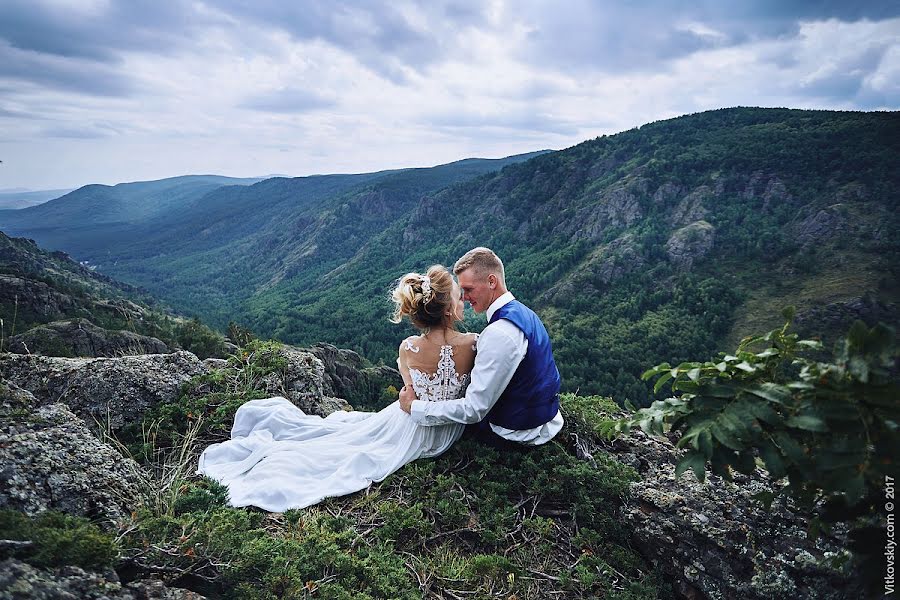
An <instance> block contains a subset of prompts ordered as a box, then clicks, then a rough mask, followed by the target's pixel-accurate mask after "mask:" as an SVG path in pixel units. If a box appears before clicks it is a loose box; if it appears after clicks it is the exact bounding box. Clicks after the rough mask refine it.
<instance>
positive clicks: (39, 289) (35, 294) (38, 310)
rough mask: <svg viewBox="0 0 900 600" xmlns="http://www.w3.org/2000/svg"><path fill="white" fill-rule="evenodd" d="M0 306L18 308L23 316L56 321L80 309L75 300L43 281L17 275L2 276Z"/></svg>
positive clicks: (0, 280) (0, 276) (0, 277)
mask: <svg viewBox="0 0 900 600" xmlns="http://www.w3.org/2000/svg"><path fill="white" fill-rule="evenodd" d="M0 304H3V305H8V306H18V307H19V308H18V310H19V311H20V312H22V313H23V314H33V315H36V316H37V317H39V318H42V319H48V320H49V319H54V318H59V317H61V316H63V315H64V314H69V313H71V312H73V311H75V310H77V309H78V305H77V304H76V302H75V300H74V299H73V298H72V297H71V296H69V295H67V294H62V293H60V292H58V291H56V290H55V289H53V288H52V287H50V286H49V285H47V284H46V283H44V282H43V281H35V280H33V279H27V278H24V277H17V276H15V275H0Z"/></svg>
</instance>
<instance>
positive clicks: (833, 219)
mask: <svg viewBox="0 0 900 600" xmlns="http://www.w3.org/2000/svg"><path fill="white" fill-rule="evenodd" d="M846 225H847V216H846V211H845V210H844V206H843V204H833V205H831V206H829V207H828V208H824V209H822V210H819V211H818V212H816V213H814V214H812V215H810V216H808V217H806V218H805V219H803V220H802V221H800V222H799V223H797V224H796V225H795V226H794V235H795V236H796V238H797V241H798V242H800V243H801V244H802V245H804V246H805V245H808V244H813V243H817V242H822V241H825V240H828V239H831V238H834V237H836V236H838V235H840V233H841V230H842V229H843V228H844V227H846Z"/></svg>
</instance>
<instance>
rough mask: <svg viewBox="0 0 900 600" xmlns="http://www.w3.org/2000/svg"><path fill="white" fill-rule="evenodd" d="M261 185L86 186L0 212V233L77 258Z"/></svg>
mask: <svg viewBox="0 0 900 600" xmlns="http://www.w3.org/2000/svg"><path fill="white" fill-rule="evenodd" d="M259 181H261V180H260V179H258V178H251V179H236V178H232V177H222V176H219V175H186V176H182V177H171V178H169V179H161V180H158V181H142V182H135V183H120V184H118V185H114V186H108V185H99V184H93V185H86V186H84V187H81V188H78V189H77V190H74V191H72V192H69V193H68V194H65V195H63V196H61V197H58V198H56V199H53V200H50V201H48V202H44V203H43V204H40V205H37V206H32V207H29V208H23V209H20V210H0V229H2V230H3V231H5V232H7V233H8V234H9V235H13V236H18V235H27V236H28V237H30V238H32V239H35V240H36V241H38V242H39V243H40V244H41V246H43V247H46V248H49V249H52V250H65V251H66V252H69V253H70V254H72V255H73V256H79V257H81V255H82V254H83V253H84V251H85V249H86V248H94V247H96V246H97V245H99V246H100V247H102V248H106V247H107V246H108V238H112V239H120V240H124V241H125V242H126V243H127V240H128V239H129V237H130V233H131V232H132V231H133V229H134V227H135V226H137V225H139V224H141V223H145V222H147V221H149V220H152V219H154V218H157V217H159V216H161V215H169V214H173V213H175V212H177V211H179V210H182V209H184V208H185V207H187V206H190V205H191V204H193V203H194V202H197V201H198V200H199V199H200V198H202V197H203V196H204V195H205V194H207V193H209V192H211V191H213V190H217V189H220V188H222V187H225V186H247V185H252V184H254V183H257V182H259Z"/></svg>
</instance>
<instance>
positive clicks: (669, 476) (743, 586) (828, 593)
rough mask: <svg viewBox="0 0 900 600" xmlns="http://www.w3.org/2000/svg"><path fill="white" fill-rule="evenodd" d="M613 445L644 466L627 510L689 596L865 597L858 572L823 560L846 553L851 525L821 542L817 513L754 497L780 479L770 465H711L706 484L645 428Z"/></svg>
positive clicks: (636, 531) (637, 538)
mask: <svg viewBox="0 0 900 600" xmlns="http://www.w3.org/2000/svg"><path fill="white" fill-rule="evenodd" d="M605 449H606V450H607V451H608V452H610V453H611V454H612V455H613V456H615V457H616V458H617V459H618V460H620V461H622V462H624V463H626V464H629V465H631V466H633V467H634V468H635V469H637V470H638V472H639V473H640V474H641V477H642V480H641V481H638V482H635V483H633V484H632V485H631V494H630V496H629V497H628V498H627V499H626V501H625V503H624V504H623V506H622V508H621V509H620V510H621V513H620V517H621V518H622V520H623V522H625V523H627V524H628V526H629V528H630V529H631V532H632V533H631V536H632V543H633V544H634V546H635V548H636V549H637V550H638V551H639V552H640V553H641V554H642V555H644V556H645V557H646V558H647V559H648V560H649V561H650V562H652V563H653V564H654V565H657V566H658V567H660V568H661V569H662V570H663V571H664V572H665V573H666V574H667V575H668V576H670V577H671V578H672V581H673V588H674V589H675V590H676V593H677V595H678V596H679V597H682V598H708V599H710V600H731V599H735V598H747V599H753V600H761V599H764V598H766V599H770V598H787V597H789V596H790V597H792V598H795V599H796V600H807V599H808V600H813V599H834V600H837V599H839V598H840V599H844V598H861V597H863V596H862V589H861V588H860V587H859V585H860V584H859V580H858V579H856V578H855V577H854V576H853V575H855V574H851V575H846V574H842V573H840V572H838V571H836V570H834V569H832V568H830V567H827V566H824V565H822V564H820V561H821V559H823V558H824V557H827V556H831V555H841V554H844V553H845V551H844V548H846V547H847V539H846V529H842V528H840V527H836V528H835V529H834V530H833V532H832V533H831V534H823V535H822V537H820V538H819V539H818V540H816V541H811V540H809V539H808V538H807V536H806V527H807V524H808V521H807V517H806V516H804V515H802V514H800V513H799V512H798V511H797V510H796V507H795V506H793V505H791V504H790V503H789V502H786V501H785V499H783V498H782V499H778V500H776V501H775V502H774V503H773V504H772V507H771V510H770V511H766V510H765V509H764V507H763V506H762V505H761V504H760V503H758V502H757V501H755V500H754V499H753V498H751V496H752V495H753V494H756V493H758V492H761V491H774V490H775V486H776V485H779V484H776V483H774V482H772V481H771V480H770V479H769V478H768V476H767V474H766V473H765V472H764V471H762V470H761V469H757V472H756V474H754V475H753V476H746V475H743V474H740V473H735V474H734V476H733V481H726V480H724V479H722V478H721V477H718V476H716V475H712V474H710V473H707V480H706V481H705V482H704V483H700V482H698V481H697V479H696V477H695V476H694V475H693V472H691V471H690V470H688V471H687V472H685V473H683V474H682V475H681V477H678V478H676V477H675V465H676V464H677V462H678V458H679V454H680V453H681V452H682V451H681V450H677V449H675V447H674V445H673V444H672V443H671V442H670V441H669V440H667V439H665V438H661V437H651V436H647V435H646V434H645V433H644V432H643V431H640V430H634V431H632V432H630V433H629V434H628V435H627V436H623V437H620V438H618V439H615V440H613V441H611V442H605Z"/></svg>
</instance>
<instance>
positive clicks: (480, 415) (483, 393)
mask: <svg viewBox="0 0 900 600" xmlns="http://www.w3.org/2000/svg"><path fill="white" fill-rule="evenodd" d="M453 273H454V274H455V275H456V276H457V279H458V280H459V287H460V289H461V290H462V292H463V300H466V301H468V302H469V304H470V305H471V306H472V308H473V309H474V310H475V312H477V313H482V312H485V311H487V317H488V325H487V327H485V328H484V331H482V332H481V336H480V337H479V338H478V353H477V354H476V355H475V366H474V367H473V368H472V373H471V377H472V379H471V382H470V383H469V387H468V388H467V390H466V395H465V397H463V398H459V399H457V400H446V401H443V402H424V401H422V400H416V394H415V392H414V391H413V390H412V388H411V387H409V386H406V387H404V389H403V390H402V391H401V392H400V407H401V408H402V409H403V410H404V411H406V412H408V413H409V414H410V415H411V416H412V419H413V421H416V422H417V423H419V424H420V425H427V426H430V425H442V424H445V423H453V422H455V423H467V424H469V427H468V428H467V430H466V433H467V435H471V436H474V437H475V438H477V439H479V440H480V441H482V442H485V443H487V444H489V445H491V446H494V447H498V448H508V447H511V446H515V445H516V443H520V444H526V445H529V446H537V445H540V444H544V443H547V442H549V441H550V440H551V439H552V438H553V436H555V435H556V434H557V433H558V432H559V430H560V429H561V428H562V426H563V418H562V414H561V413H560V412H559V384H560V380H559V371H558V370H557V368H556V363H555V362H554V360H553V351H552V349H551V347H550V337H549V336H548V335H547V330H546V329H545V328H544V324H543V323H542V322H541V320H540V318H538V316H537V315H536V314H535V313H534V312H533V311H532V310H531V309H530V308H528V307H527V306H525V305H524V304H522V303H521V302H519V301H518V300H516V299H515V298H514V297H513V295H512V294H511V293H510V292H509V291H507V289H506V279H505V277H504V272H503V263H502V262H501V261H500V258H499V257H498V256H497V255H496V254H494V252H493V251H492V250H490V249H489V248H474V249H472V250H469V251H468V252H466V253H465V255H463V257H462V258H460V259H459V260H458V261H456V265H454V267H453Z"/></svg>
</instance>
